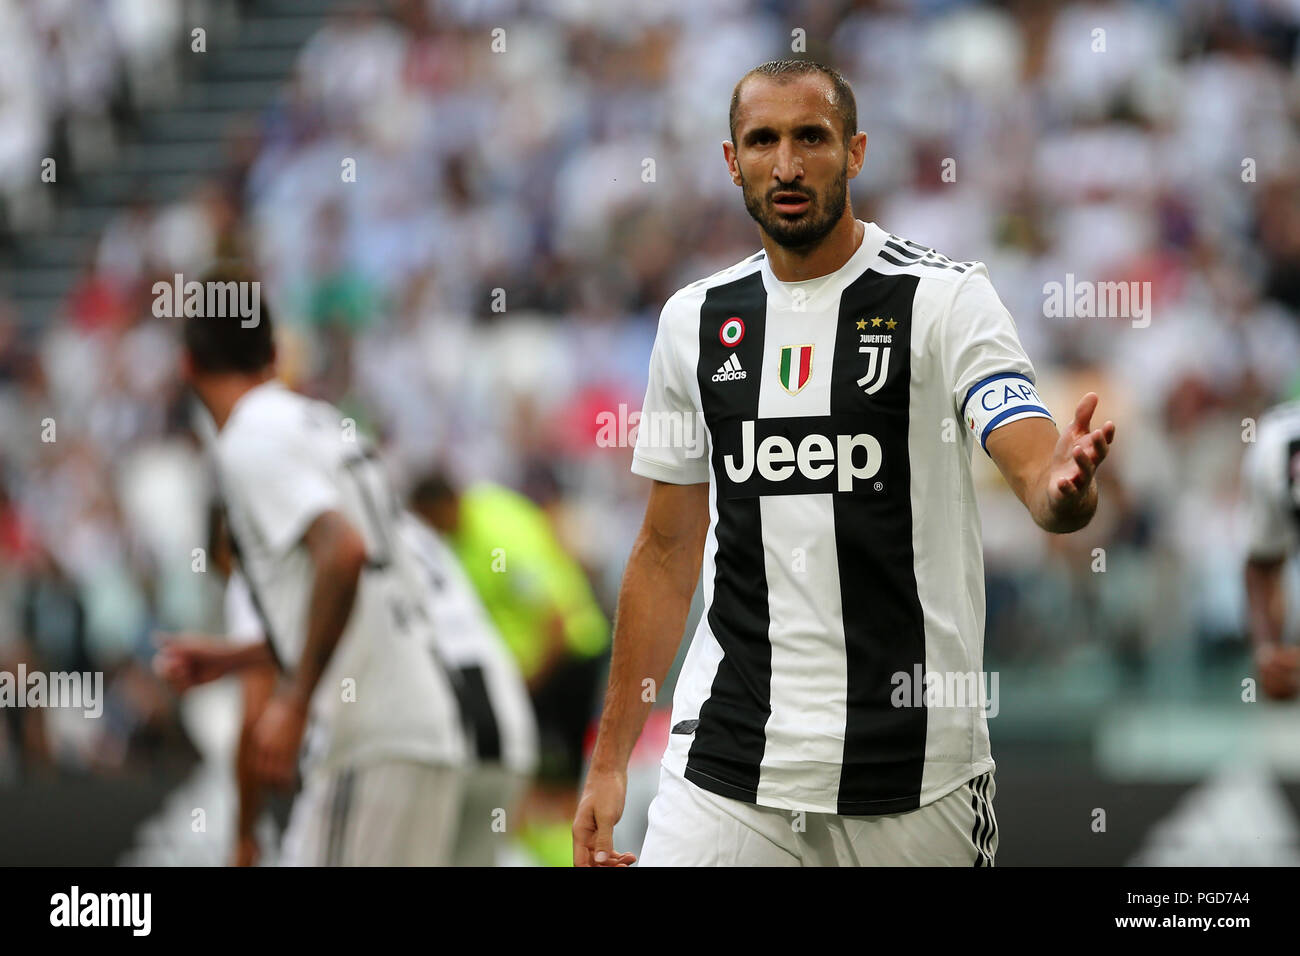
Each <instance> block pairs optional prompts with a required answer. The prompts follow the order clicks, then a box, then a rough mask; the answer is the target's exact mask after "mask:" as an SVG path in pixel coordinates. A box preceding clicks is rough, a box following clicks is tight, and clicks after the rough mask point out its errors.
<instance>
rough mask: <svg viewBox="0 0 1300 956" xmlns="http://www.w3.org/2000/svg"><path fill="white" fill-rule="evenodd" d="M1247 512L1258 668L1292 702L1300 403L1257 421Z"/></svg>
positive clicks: (1265, 682) (1298, 683)
mask: <svg viewBox="0 0 1300 956" xmlns="http://www.w3.org/2000/svg"><path fill="white" fill-rule="evenodd" d="M1242 479H1243V480H1242V484H1243V486H1244V491H1245V508H1246V533H1247V535H1248V539H1247V554H1246V568H1245V575H1246V603H1247V611H1248V613H1249V621H1250V625H1249V626H1250V639H1251V643H1252V644H1253V645H1254V648H1255V665H1256V667H1257V668H1258V670H1259V682H1260V685H1261V686H1262V688H1263V690H1264V693H1265V694H1266V695H1267V696H1269V697H1271V698H1273V699H1275V700H1290V699H1291V698H1293V697H1295V696H1296V692H1297V691H1300V647H1296V646H1294V645H1288V644H1286V643H1285V642H1284V637H1285V626H1286V600H1285V598H1286V580H1285V575H1284V572H1285V570H1286V566H1287V559H1288V558H1291V557H1294V556H1295V555H1296V553H1297V552H1298V551H1300V401H1291V402H1286V403H1284V404H1282V405H1278V406H1277V407H1275V408H1273V409H1271V410H1270V411H1268V412H1267V413H1265V414H1264V415H1263V416H1261V417H1260V420H1259V429H1258V431H1257V433H1256V435H1255V443H1254V444H1253V445H1252V446H1250V447H1249V448H1248V449H1247V451H1246V456H1245V459H1244V461H1243V463H1242Z"/></svg>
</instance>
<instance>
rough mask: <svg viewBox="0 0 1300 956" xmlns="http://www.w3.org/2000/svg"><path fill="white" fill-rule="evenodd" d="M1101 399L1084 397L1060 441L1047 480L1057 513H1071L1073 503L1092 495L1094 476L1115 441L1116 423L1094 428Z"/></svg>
mask: <svg viewBox="0 0 1300 956" xmlns="http://www.w3.org/2000/svg"><path fill="white" fill-rule="evenodd" d="M1098 400H1099V399H1098V398H1097V393H1096V392H1089V393H1088V394H1087V395H1085V396H1083V398H1081V399H1080V400H1079V407H1078V408H1076V409H1075V410H1074V421H1072V422H1070V424H1069V425H1068V426H1066V428H1065V430H1064V431H1062V432H1061V437H1060V438H1059V439H1058V440H1057V442H1056V448H1055V450H1054V451H1053V452H1052V461H1051V464H1050V465H1049V466H1048V467H1049V469H1050V471H1049V474H1048V481H1047V496H1048V502H1049V503H1050V504H1051V506H1052V510H1053V511H1056V510H1058V509H1063V510H1069V507H1070V505H1071V504H1073V503H1074V502H1075V501H1079V500H1082V499H1083V498H1084V497H1085V496H1086V495H1087V494H1088V489H1089V487H1091V485H1092V477H1093V475H1094V474H1096V472H1097V467H1098V466H1099V465H1100V464H1101V463H1102V462H1103V461H1104V460H1105V458H1106V453H1107V452H1109V451H1110V445H1111V442H1113V441H1114V440H1115V423H1114V422H1106V424H1104V425H1102V426H1101V428H1097V429H1094V428H1092V415H1093V412H1095V411H1096V410H1097V402H1098Z"/></svg>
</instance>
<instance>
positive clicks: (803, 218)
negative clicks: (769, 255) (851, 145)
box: [741, 159, 849, 252]
mask: <svg viewBox="0 0 1300 956" xmlns="http://www.w3.org/2000/svg"><path fill="white" fill-rule="evenodd" d="M848 168H849V166H848V160H847V159H846V160H845V162H844V165H843V166H841V167H840V172H839V175H838V176H836V177H835V180H834V181H833V182H832V183H831V185H830V187H829V188H828V189H827V190H826V191H825V192H824V193H821V194H820V195H819V194H818V193H816V192H813V191H812V190H809V189H806V188H803V187H797V188H793V189H791V188H788V187H784V186H777V187H775V188H773V189H769V190H768V191H767V192H766V194H765V195H762V196H760V195H759V194H758V190H756V189H752V188H751V187H750V185H749V183H747V182H745V180H744V176H743V174H742V176H741V193H742V195H743V196H744V198H745V211H746V212H748V213H749V215H750V216H751V218H753V220H754V221H755V222H756V223H758V224H759V226H760V227H761V228H762V230H763V231H764V232H766V233H767V234H768V235H769V236H771V237H772V241H774V242H775V243H776V244H777V245H778V246H781V247H782V248H784V249H790V250H793V251H796V252H799V251H804V250H808V249H811V248H813V247H814V246H816V245H817V244H818V243H819V242H821V241H822V240H823V239H825V238H826V236H827V235H828V234H829V233H830V231H831V230H832V229H834V228H835V224H836V223H837V222H839V221H840V218H841V217H842V216H843V215H844V209H845V207H846V206H847V205H848V191H847V190H848ZM779 192H797V193H801V194H802V195H804V196H807V197H808V208H807V209H806V210H804V211H803V212H802V213H799V214H797V215H793V216H792V215H790V214H788V213H783V212H781V211H779V210H778V209H777V208H776V207H775V206H774V205H773V203H772V197H773V196H774V195H776V194H777V193H779Z"/></svg>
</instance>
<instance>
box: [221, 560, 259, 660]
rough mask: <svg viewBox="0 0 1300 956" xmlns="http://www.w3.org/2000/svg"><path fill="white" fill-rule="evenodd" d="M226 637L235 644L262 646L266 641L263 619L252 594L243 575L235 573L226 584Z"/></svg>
mask: <svg viewBox="0 0 1300 956" xmlns="http://www.w3.org/2000/svg"><path fill="white" fill-rule="evenodd" d="M224 612H225V619H226V636H227V637H228V638H230V641H231V643H233V644H241V645H242V644H260V643H261V642H262V641H264V640H266V634H265V632H264V630H263V628H262V619H261V617H259V616H258V613H257V608H256V607H254V605H253V595H252V592H250V591H249V590H248V581H247V580H245V579H244V576H243V574H241V573H240V572H239V571H234V572H232V573H231V575H230V579H229V580H228V581H227V582H226V597H225V607H224Z"/></svg>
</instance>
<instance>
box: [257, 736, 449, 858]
mask: <svg viewBox="0 0 1300 956" xmlns="http://www.w3.org/2000/svg"><path fill="white" fill-rule="evenodd" d="M463 786H464V771H462V770H460V769H459V768H455V767H445V766H435V765H433V764H422V763H414V762H410V761H385V762H379V763H372V764H363V765H361V766H357V767H345V768H340V769H336V770H331V771H328V772H323V773H315V774H312V775H310V776H309V777H308V778H307V780H305V781H304V782H303V788H302V791H301V792H300V793H299V794H298V798H297V799H296V800H294V802H293V809H292V810H291V811H290V814H289V825H288V827H287V828H286V829H285V833H284V843H283V847H282V851H281V860H280V865H281V866H445V865H447V864H448V863H450V862H451V852H452V846H453V845H454V843H455V831H456V821H457V818H458V815H459V813H460V801H461V791H462V788H463Z"/></svg>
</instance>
